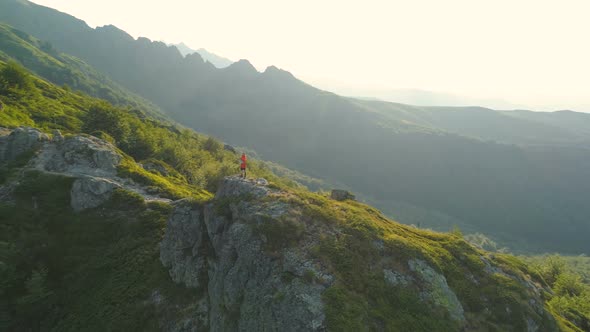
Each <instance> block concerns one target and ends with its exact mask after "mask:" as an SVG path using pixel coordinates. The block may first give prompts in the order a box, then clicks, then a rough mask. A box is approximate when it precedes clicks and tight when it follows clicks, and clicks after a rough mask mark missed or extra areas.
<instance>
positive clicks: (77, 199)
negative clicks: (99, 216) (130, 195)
mask: <svg viewBox="0 0 590 332" xmlns="http://www.w3.org/2000/svg"><path fill="white" fill-rule="evenodd" d="M119 187H120V185H119V184H118V183H116V182H113V181H111V180H108V179H104V178H95V177H92V176H85V177H81V178H78V179H77V180H76V181H74V183H73V185H72V189H71V192H70V195H71V202H70V203H71V206H72V209H73V210H74V211H77V212H79V211H82V210H85V209H91V208H95V207H97V206H99V205H101V204H103V203H104V202H106V201H107V200H108V199H109V198H111V194H112V193H113V190H115V189H116V188H119Z"/></svg>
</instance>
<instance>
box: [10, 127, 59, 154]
mask: <svg viewBox="0 0 590 332" xmlns="http://www.w3.org/2000/svg"><path fill="white" fill-rule="evenodd" d="M4 132H9V134H8V135H4V136H0V163H2V162H9V161H12V160H14V159H16V158H17V157H18V156H19V155H21V154H22V153H24V152H27V151H29V150H31V149H33V148H35V147H37V146H40V145H41V143H42V142H46V141H49V136H48V135H47V134H44V133H42V132H41V131H39V130H37V129H34V128H29V127H20V128H16V129H14V130H12V131H4Z"/></svg>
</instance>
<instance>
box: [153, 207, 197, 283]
mask: <svg viewBox="0 0 590 332" xmlns="http://www.w3.org/2000/svg"><path fill="white" fill-rule="evenodd" d="M202 216H203V214H202V209H201V206H199V205H195V204H193V203H191V202H190V201H188V200H181V201H178V202H175V203H174V210H173V212H172V215H171V216H170V218H169V219H168V224H167V226H166V234H165V235H164V239H163V240H162V242H161V243H160V261H161V262H162V264H163V265H164V266H165V267H166V268H168V271H169V273H170V277H171V278H172V280H174V282H176V283H182V284H184V285H185V286H186V287H192V288H198V287H199V286H201V285H202V280H201V279H203V276H204V275H205V274H206V273H207V265H206V263H207V262H206V255H205V254H204V253H203V251H204V250H205V249H206V248H205V246H206V244H205V243H204V242H203V239H204V238H207V237H206V236H205V235H206V234H205V229H204V223H203V220H202Z"/></svg>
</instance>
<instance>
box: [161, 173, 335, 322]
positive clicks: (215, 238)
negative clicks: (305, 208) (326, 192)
mask: <svg viewBox="0 0 590 332" xmlns="http://www.w3.org/2000/svg"><path fill="white" fill-rule="evenodd" d="M280 196H281V193H280V192H279V191H276V190H271V189H269V188H267V187H265V186H262V185H257V184H256V183H255V182H253V181H248V180H242V179H239V178H227V179H225V180H224V183H223V184H222V186H221V187H220V189H219V192H218V193H217V195H216V199H215V200H214V201H213V202H211V203H209V204H206V205H204V206H203V205H199V204H193V203H191V202H188V201H179V202H175V203H174V210H173V213H172V216H171V218H170V219H169V221H168V225H167V229H166V235H165V237H164V240H163V241H162V243H161V245H160V259H161V261H162V263H163V264H164V266H166V267H167V268H168V269H169V270H170V275H171V277H172V278H173V279H174V281H176V282H179V283H183V284H184V285H186V286H187V287H193V288H202V289H203V290H204V292H205V295H204V297H205V299H206V301H207V302H208V308H209V317H208V321H207V322H205V323H204V325H208V326H209V328H210V329H211V330H212V331H235V330H240V331H261V330H273V331H317V330H323V329H325V327H326V324H325V314H324V305H323V303H322V299H321V294H322V293H323V291H325V289H326V288H327V287H328V286H329V285H330V283H331V281H332V280H333V279H334V277H333V276H332V275H330V274H329V273H328V272H327V271H326V269H325V267H322V266H321V264H319V263H318V262H316V261H314V259H313V258H312V257H311V255H310V253H309V248H310V247H312V246H313V245H314V244H316V243H315V242H317V241H315V239H314V238H313V237H311V236H309V237H307V238H305V239H303V238H302V239H301V242H300V245H297V246H290V245H289V243H280V244H278V246H279V247H280V249H279V248H274V247H273V245H274V244H272V245H271V242H272V241H275V240H274V239H268V238H267V236H265V235H264V233H263V232H264V231H262V229H264V228H265V227H268V226H269V225H271V224H273V223H282V222H284V220H286V219H287V218H289V216H290V214H291V213H292V211H291V209H290V207H289V205H288V204H286V203H284V202H281V201H280V200H278V199H275V198H278V197H280ZM293 244H294V243H293ZM310 273H313V275H314V276H316V277H317V278H321V279H322V282H314V281H313V280H310V277H306V276H307V275H309V274H310Z"/></svg>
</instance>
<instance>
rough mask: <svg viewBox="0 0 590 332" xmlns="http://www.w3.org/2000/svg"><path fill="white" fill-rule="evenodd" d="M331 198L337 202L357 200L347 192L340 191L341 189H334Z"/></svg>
mask: <svg viewBox="0 0 590 332" xmlns="http://www.w3.org/2000/svg"><path fill="white" fill-rule="evenodd" d="M330 197H331V198H332V199H335V200H337V201H345V200H347V199H352V200H354V199H355V196H354V195H353V194H352V193H351V192H349V191H346V190H340V189H333V190H332V193H331V194H330Z"/></svg>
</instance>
